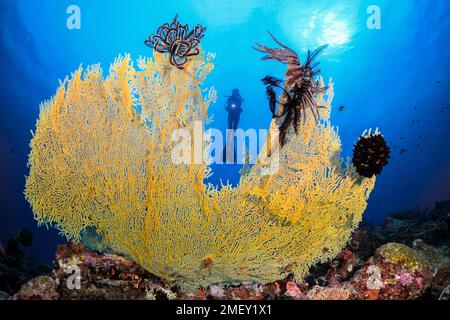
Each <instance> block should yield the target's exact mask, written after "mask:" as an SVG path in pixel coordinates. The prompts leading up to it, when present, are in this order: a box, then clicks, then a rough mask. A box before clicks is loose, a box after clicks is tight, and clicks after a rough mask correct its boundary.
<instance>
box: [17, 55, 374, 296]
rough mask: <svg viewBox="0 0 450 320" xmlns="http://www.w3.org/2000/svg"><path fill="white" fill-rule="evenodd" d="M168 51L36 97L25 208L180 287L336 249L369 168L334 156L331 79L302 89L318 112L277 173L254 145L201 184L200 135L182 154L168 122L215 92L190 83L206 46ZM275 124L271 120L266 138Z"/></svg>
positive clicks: (205, 60)
mask: <svg viewBox="0 0 450 320" xmlns="http://www.w3.org/2000/svg"><path fill="white" fill-rule="evenodd" d="M168 60H170V55H169V54H167V53H166V54H161V53H158V52H156V51H155V52H154V57H153V58H151V59H146V58H141V59H139V60H138V62H137V65H138V68H137V69H136V68H135V67H134V65H133V63H132V61H131V59H130V57H129V56H125V57H120V58H118V59H117V60H116V61H115V63H114V64H113V65H112V66H111V68H110V73H109V75H108V76H107V77H106V79H104V78H103V74H102V71H101V69H100V67H99V66H98V65H97V66H92V67H89V68H88V69H87V70H86V71H84V72H83V70H82V69H79V70H77V71H76V72H75V73H74V74H73V75H72V78H71V79H69V78H67V79H65V80H64V82H63V83H62V84H61V86H60V88H59V89H58V90H57V93H56V95H55V96H54V97H53V98H52V99H51V100H50V101H47V102H46V103H44V104H43V105H42V107H41V112H40V117H39V120H38V122H37V126H36V132H35V134H34V136H33V139H32V141H31V149H32V150H31V153H30V156H29V166H30V173H29V176H28V177H27V181H26V190H25V195H26V198H27V200H28V201H29V202H30V204H31V206H32V209H33V212H34V215H35V218H36V220H37V221H38V222H39V223H40V224H45V225H47V226H49V225H55V226H56V227H57V228H59V229H60V230H61V232H62V233H64V234H65V235H66V236H67V238H68V239H69V240H73V241H75V242H78V241H80V240H81V238H82V234H83V232H85V231H86V230H87V229H88V228H94V229H95V232H96V233H98V235H99V236H100V237H101V239H102V241H104V247H106V248H110V249H112V250H113V251H114V252H116V253H119V254H122V255H125V256H128V257H130V258H131V259H133V260H134V261H136V262H137V263H138V264H139V265H141V266H142V267H143V268H144V269H145V270H147V271H148V272H151V273H152V274H155V275H157V276H158V277H161V278H163V279H165V280H167V281H174V282H175V283H176V284H177V285H178V286H180V287H181V288H182V289H183V290H185V291H189V290H193V289H195V288H200V287H207V286H209V285H211V284H214V283H221V282H225V283H228V284H235V283H242V282H244V281H252V282H258V283H261V284H262V283H270V282H273V281H275V280H277V279H280V278H283V277H286V276H287V275H288V274H290V273H294V274H295V275H296V276H298V277H301V276H303V275H305V274H306V273H307V272H308V268H309V267H310V266H311V264H313V263H316V262H319V261H326V260H328V259H330V258H332V257H333V256H335V255H336V254H337V253H339V252H340V250H341V249H342V247H343V246H344V245H345V243H346V242H347V240H348V239H349V237H350V234H351V232H352V231H353V229H354V228H355V227H356V226H357V225H358V223H359V222H360V221H361V218H362V213H363V212H364V210H365V208H366V205H367V199H368V197H369V195H370V192H371V191H372V189H373V187H374V183H375V178H370V179H364V178H361V177H360V176H359V175H358V174H357V173H356V171H355V168H354V167H353V166H352V165H351V164H350V161H349V160H347V166H345V167H344V166H343V163H342V162H343V160H342V159H341V158H340V153H341V143H340V140H339V137H338V134H337V131H336V130H335V129H334V128H333V127H332V126H331V124H330V122H329V113H330V109H331V108H330V106H331V101H332V98H333V85H332V83H331V82H330V84H329V85H328V90H327V92H319V93H317V95H316V96H315V97H314V99H315V102H314V103H315V104H316V105H321V106H324V108H323V112H321V115H320V116H321V121H320V123H317V122H316V121H315V119H314V118H313V117H308V119H306V120H305V122H304V124H303V126H302V128H303V130H302V131H301V132H300V133H299V134H298V135H296V136H295V138H291V139H288V141H287V142H286V145H285V146H284V147H283V149H282V150H281V151H280V153H279V169H278V171H277V172H273V173H272V174H270V175H268V174H267V173H265V172H267V170H268V169H267V168H268V162H269V164H271V163H270V162H271V161H272V159H274V157H275V154H273V155H272V157H271V158H270V159H269V161H268V159H267V157H266V155H265V154H264V152H262V154H261V156H260V157H259V159H258V161H257V163H256V164H255V165H254V166H253V167H252V168H251V169H250V170H249V172H248V173H247V174H246V175H245V176H243V177H242V179H241V182H240V184H239V185H238V186H237V187H236V188H232V187H231V186H230V185H222V186H221V188H220V189H219V188H215V187H213V186H211V185H206V184H204V182H203V181H204V179H205V178H206V177H208V176H209V174H210V169H209V168H208V167H207V164H206V162H205V161H202V160H203V159H202V156H200V159H199V157H198V155H199V153H198V152H197V151H198V149H202V150H208V149H209V145H210V139H209V138H208V136H207V135H206V134H204V136H205V137H204V139H201V140H202V141H201V142H200V143H199V142H198V141H191V140H189V141H187V142H186V145H187V146H189V147H191V150H194V152H191V153H190V154H189V155H188V159H187V160H190V161H188V162H187V163H184V162H182V163H177V162H176V161H174V159H173V152H174V151H176V148H175V146H177V144H178V142H179V141H174V136H173V133H174V132H177V130H183V132H187V133H189V134H190V136H191V137H193V136H195V133H198V132H200V134H203V127H202V126H200V128H198V127H197V123H198V122H201V123H203V122H206V121H208V120H209V119H208V116H207V110H208V107H209V105H210V103H211V101H212V100H213V99H212V98H213V97H214V93H213V91H210V94H207V96H206V97H204V96H203V92H205V90H203V89H202V88H201V85H202V84H203V82H204V81H205V78H206V75H207V74H208V73H209V72H210V71H211V70H212V69H213V64H212V61H211V56H210V55H207V56H205V55H203V54H199V55H197V56H193V57H191V59H189V60H188V61H187V62H186V64H185V65H184V68H183V69H178V68H172V67H168ZM318 85H319V86H321V87H325V86H324V83H323V80H322V79H319V80H318ZM277 131H278V129H277V126H276V125H275V123H274V121H272V124H271V127H270V133H269V136H270V137H274V136H276V135H277ZM175 140H176V139H175ZM270 144H271V140H270V139H269V140H268V142H267V145H266V147H265V150H268V149H270V150H272V149H271V148H270ZM200 155H201V152H200Z"/></svg>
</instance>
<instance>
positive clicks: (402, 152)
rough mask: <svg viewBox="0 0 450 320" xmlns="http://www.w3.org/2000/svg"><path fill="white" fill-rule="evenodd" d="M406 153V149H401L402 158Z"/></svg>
mask: <svg viewBox="0 0 450 320" xmlns="http://www.w3.org/2000/svg"><path fill="white" fill-rule="evenodd" d="M405 152H406V149H404V148H401V149H400V155H401V156H402V155H403V154H404V153H405Z"/></svg>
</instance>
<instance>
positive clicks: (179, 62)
mask: <svg viewBox="0 0 450 320" xmlns="http://www.w3.org/2000/svg"><path fill="white" fill-rule="evenodd" d="M177 19H178V15H176V16H175V18H174V19H173V21H172V22H171V23H170V24H168V23H165V24H163V25H162V26H161V27H159V28H158V30H157V31H156V34H152V35H150V37H149V38H148V39H147V40H145V45H147V46H149V47H150V48H153V49H154V50H155V51H157V52H161V53H165V52H167V53H168V54H169V56H170V63H171V64H172V65H173V66H175V67H177V68H178V69H183V65H184V64H185V63H186V62H187V61H188V58H189V57H192V56H195V55H198V54H199V52H200V50H199V48H198V46H199V44H200V40H201V39H202V38H203V36H204V33H205V31H206V28H204V27H203V26H201V25H200V24H198V25H196V26H195V27H194V29H192V30H190V31H189V26H188V25H187V24H186V25H184V26H183V25H181V23H180V22H178V21H177Z"/></svg>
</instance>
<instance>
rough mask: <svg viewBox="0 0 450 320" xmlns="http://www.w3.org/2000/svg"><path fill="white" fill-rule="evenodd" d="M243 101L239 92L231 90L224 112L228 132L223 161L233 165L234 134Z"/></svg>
mask: <svg viewBox="0 0 450 320" xmlns="http://www.w3.org/2000/svg"><path fill="white" fill-rule="evenodd" d="M243 101H244V98H242V97H241V95H240V94H239V90H238V89H233V91H232V92H231V96H228V100H227V102H226V104H225V110H226V111H227V112H228V130H227V140H226V144H225V147H224V149H223V161H224V162H227V163H234V161H235V152H234V133H235V131H236V129H237V127H238V125H239V119H240V117H241V113H242V111H243V110H242V102H243Z"/></svg>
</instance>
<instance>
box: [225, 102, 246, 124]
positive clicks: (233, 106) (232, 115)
mask: <svg viewBox="0 0 450 320" xmlns="http://www.w3.org/2000/svg"><path fill="white" fill-rule="evenodd" d="M241 105H242V100H241V99H240V97H239V96H231V97H229V98H228V101H227V106H226V108H225V109H226V110H227V111H228V129H230V130H231V129H232V130H236V129H237V127H238V125H239V119H240V117H241V113H242V108H241Z"/></svg>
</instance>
